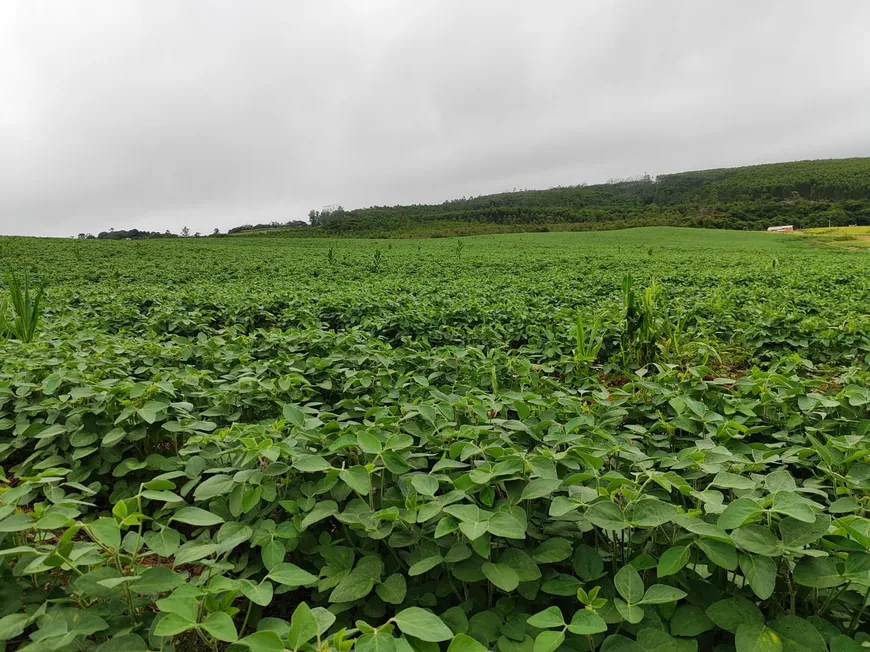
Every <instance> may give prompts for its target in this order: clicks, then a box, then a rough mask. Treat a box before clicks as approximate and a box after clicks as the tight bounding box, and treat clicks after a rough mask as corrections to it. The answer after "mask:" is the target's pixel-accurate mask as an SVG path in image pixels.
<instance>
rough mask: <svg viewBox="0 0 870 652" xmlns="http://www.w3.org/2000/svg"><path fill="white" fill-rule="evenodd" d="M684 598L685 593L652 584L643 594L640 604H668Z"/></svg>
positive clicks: (671, 587) (664, 585) (662, 585)
mask: <svg viewBox="0 0 870 652" xmlns="http://www.w3.org/2000/svg"><path fill="white" fill-rule="evenodd" d="M685 597H686V592H685V591H681V590H680V589H677V588H674V587H673V586H667V585H666V584H653V585H652V586H651V587H649V588H648V589H647V590H646V593H644V594H643V599H642V600H641V601H640V604H668V603H669V602H676V601H677V600H681V599H683V598H685Z"/></svg>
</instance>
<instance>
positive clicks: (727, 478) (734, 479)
mask: <svg viewBox="0 0 870 652" xmlns="http://www.w3.org/2000/svg"><path fill="white" fill-rule="evenodd" d="M710 486H711V487H721V488H723V489H743V490H749V489H755V482H754V481H753V480H752V479H750V478H745V477H743V476H742V475H737V474H735V473H728V472H727V471H720V472H719V473H717V474H716V477H715V478H713V482H711V483H710Z"/></svg>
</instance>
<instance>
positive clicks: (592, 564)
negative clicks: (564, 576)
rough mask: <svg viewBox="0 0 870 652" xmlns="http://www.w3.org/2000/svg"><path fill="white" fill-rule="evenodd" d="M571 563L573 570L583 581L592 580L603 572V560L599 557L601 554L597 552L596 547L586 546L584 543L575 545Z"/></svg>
mask: <svg viewBox="0 0 870 652" xmlns="http://www.w3.org/2000/svg"><path fill="white" fill-rule="evenodd" d="M571 563H572V565H573V567H574V572H576V573H577V574H578V575H579V576H580V579H582V580H583V581H584V582H592V581H593V580H597V579H598V578H599V577H601V576H602V575H603V574H604V561H603V560H602V559H601V555H600V554H598V549H597V548H593V547H592V546H587V545H586V544H584V543H581V544H580V545H579V546H577V550H576V551H575V552H574V557H573V559H572V560H571Z"/></svg>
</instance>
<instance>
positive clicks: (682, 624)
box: [671, 604, 714, 638]
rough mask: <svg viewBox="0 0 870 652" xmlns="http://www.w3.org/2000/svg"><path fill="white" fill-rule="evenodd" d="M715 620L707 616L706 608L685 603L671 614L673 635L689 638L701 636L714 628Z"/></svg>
mask: <svg viewBox="0 0 870 652" xmlns="http://www.w3.org/2000/svg"><path fill="white" fill-rule="evenodd" d="M713 627H714V625H713V621H711V620H710V619H709V618H707V614H705V613H704V610H703V609H701V608H700V607H696V606H695V605H688V604H683V605H680V606H679V607H677V609H676V611H674V614H673V615H672V616H671V635H672V636H686V637H689V638H692V637H695V636H700V635H701V634H703V633H704V632H706V631H708V630H711V629H713Z"/></svg>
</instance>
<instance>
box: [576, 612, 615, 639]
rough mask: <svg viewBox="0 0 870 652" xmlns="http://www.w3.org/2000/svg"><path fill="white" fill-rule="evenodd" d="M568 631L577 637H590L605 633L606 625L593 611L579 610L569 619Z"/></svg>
mask: <svg viewBox="0 0 870 652" xmlns="http://www.w3.org/2000/svg"><path fill="white" fill-rule="evenodd" d="M568 631H569V632H571V633H572V634H577V635H579V636H591V635H592V634H600V633H602V632H606V631H607V623H606V622H604V619H603V618H602V617H601V616H599V615H598V614H597V613H595V612H594V611H590V610H588V609H580V611H577V612H576V613H575V614H574V617H573V618H571V623H570V624H569V625H568Z"/></svg>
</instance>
